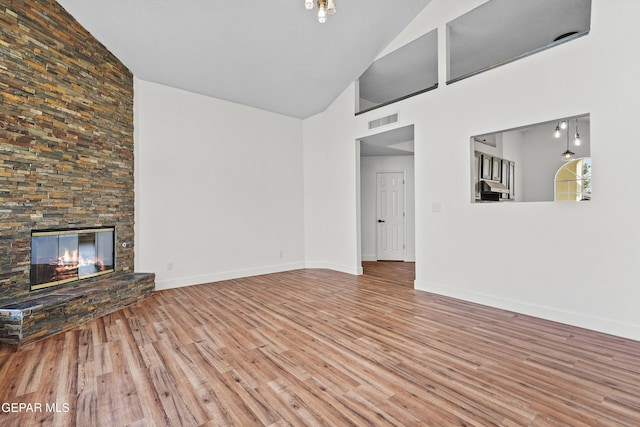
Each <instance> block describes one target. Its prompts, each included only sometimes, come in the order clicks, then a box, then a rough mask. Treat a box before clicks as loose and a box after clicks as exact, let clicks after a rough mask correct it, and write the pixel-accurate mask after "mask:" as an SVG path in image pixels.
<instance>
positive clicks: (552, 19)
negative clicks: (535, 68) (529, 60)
mask: <svg viewBox="0 0 640 427" xmlns="http://www.w3.org/2000/svg"><path fill="white" fill-rule="evenodd" d="M590 28H591V0H562V1H558V0H491V1H489V2H487V3H484V4H483V5H482V6H479V7H477V8H476V9H473V10H472V11H470V12H468V13H466V14H464V15H462V16H460V17H459V18H456V19H454V20H453V21H451V22H449V23H448V24H447V32H448V34H447V40H448V48H449V64H448V67H447V69H448V76H447V83H453V82H455V81H458V80H461V79H464V78H467V77H470V76H472V75H475V74H478V73H480V72H483V71H486V70H489V69H492V68H494V67H496V66H499V65H504V64H506V63H509V62H512V61H515V60H517V59H520V58H523V57H526V56H529V55H531V54H534V53H537V52H539V51H541V50H545V49H548V48H551V47H553V46H556V45H558V44H561V43H565V42H567V41H570V40H573V39H575V38H578V37H581V36H583V35H586V34H588V33H589V30H590Z"/></svg>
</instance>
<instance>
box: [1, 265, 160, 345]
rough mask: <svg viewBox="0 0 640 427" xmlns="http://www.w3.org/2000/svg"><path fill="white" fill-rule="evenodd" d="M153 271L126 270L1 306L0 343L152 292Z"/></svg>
mask: <svg viewBox="0 0 640 427" xmlns="http://www.w3.org/2000/svg"><path fill="white" fill-rule="evenodd" d="M154 290H155V274H153V273H126V274H120V275H116V276H112V277H109V278H106V279H102V280H98V281H94V282H89V283H87V284H83V285H79V286H77V287H74V288H68V289H57V290H54V291H51V292H48V293H46V294H40V295H38V296H36V297H34V298H32V299H27V300H24V301H20V302H16V303H12V304H6V305H4V306H2V307H0V343H1V344H9V345H14V346H21V345H24V344H28V343H30V342H33V341H36V340H38V339H41V338H44V337H48V336H50V335H53V334H56V333H58V332H62V331H65V330H67V329H71V328H73V327H75V326H78V325H80V324H82V323H84V322H87V321H89V320H91V319H95V318H97V317H100V316H104V315H106V314H109V313H112V312H114V311H117V310H119V309H121V308H124V307H126V306H128V305H131V304H133V303H135V302H138V301H140V300H142V299H144V298H146V297H148V296H150V295H152V294H153V292H154Z"/></svg>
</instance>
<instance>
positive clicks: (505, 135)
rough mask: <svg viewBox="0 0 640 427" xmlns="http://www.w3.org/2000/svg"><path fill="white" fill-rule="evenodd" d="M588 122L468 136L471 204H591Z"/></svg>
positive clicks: (564, 120) (562, 121)
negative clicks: (557, 202) (568, 202)
mask: <svg viewBox="0 0 640 427" xmlns="http://www.w3.org/2000/svg"><path fill="white" fill-rule="evenodd" d="M590 123H591V117H590V115H589V114H582V115H578V116H571V117H561V118H558V119H555V120H550V121H548V122H543V123H537V124H532V125H527V126H522V127H519V128H516V129H509V130H503V131H497V132H491V133H487V134H482V135H475V136H472V137H471V177H472V182H471V201H472V202H473V203H492V202H500V203H504V202H550V201H554V200H555V201H588V200H591V188H592V179H591V171H592V166H591V132H590Z"/></svg>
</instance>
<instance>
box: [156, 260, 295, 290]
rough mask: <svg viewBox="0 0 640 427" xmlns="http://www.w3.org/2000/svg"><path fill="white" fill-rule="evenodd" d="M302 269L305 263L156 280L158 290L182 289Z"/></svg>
mask: <svg viewBox="0 0 640 427" xmlns="http://www.w3.org/2000/svg"><path fill="white" fill-rule="evenodd" d="M302 268H305V265H304V264H303V263H293V264H280V265H272V266H266V267H258V268H249V269H245V270H232V271H223V272H212V273H209V274H201V275H197V276H188V277H179V278H174V279H160V280H158V279H157V278H156V290H163V289H171V288H181V287H184V286H192V285H199V284H202V283H211V282H220V281H223V280H231V279H240V278H242V277H251V276H260V275H262V274H271V273H281V272H283V271H291V270H299V269H302Z"/></svg>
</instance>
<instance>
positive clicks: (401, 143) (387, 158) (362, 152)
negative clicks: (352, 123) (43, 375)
mask: <svg viewBox="0 0 640 427" xmlns="http://www.w3.org/2000/svg"><path fill="white" fill-rule="evenodd" d="M413 138H414V126H413V125H410V126H405V127H402V128H396V129H392V130H389V131H385V132H381V133H378V134H374V135H370V136H367V137H364V138H359V139H358V141H357V151H358V153H359V155H358V162H357V171H358V204H357V206H358V208H357V209H358V216H357V218H358V225H359V226H358V231H359V236H358V241H359V248H358V249H359V253H358V258H359V260H360V261H378V260H387V259H388V260H396V261H408V262H413V261H415V166H414V156H413ZM395 173H399V174H400V175H402V176H403V179H400V178H398V179H397V180H396V183H398V184H400V183H401V184H402V186H403V190H398V191H399V193H397V192H396V196H395V197H396V199H395V201H394V199H393V198H391V199H390V200H388V201H387V204H386V206H387V207H386V209H387V213H388V212H391V213H393V210H394V209H396V212H398V213H399V214H400V215H399V216H396V217H395V220H399V221H400V222H401V223H400V224H397V226H396V224H391V223H388V222H386V221H387V219H388V218H385V217H384V216H382V215H381V214H383V212H379V210H382V204H381V203H380V202H378V179H379V178H381V177H385V176H386V177H387V178H389V176H393V174H395ZM388 174H392V175H388ZM392 193H393V191H392ZM391 197H393V196H391ZM394 203H396V206H395V208H394V205H393V204H394ZM402 207H404V209H402ZM403 211H404V212H403ZM402 213H404V216H402ZM379 219H380V220H384V221H385V222H384V223H379V222H378V220H379ZM379 224H381V225H379ZM382 224H385V225H382ZM383 230H384V231H385V233H386V234H383ZM379 233H380V236H378V234H379ZM396 233H397V234H396ZM396 237H397V238H396ZM385 239H386V240H385ZM379 244H380V246H381V247H380V248H379ZM385 244H386V245H387V246H386V247H385V246H384V245H385ZM403 246H404V248H403Z"/></svg>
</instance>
